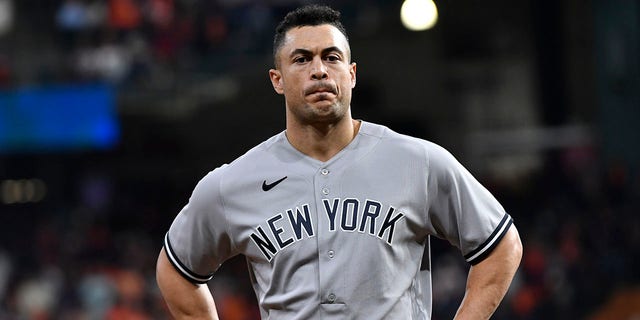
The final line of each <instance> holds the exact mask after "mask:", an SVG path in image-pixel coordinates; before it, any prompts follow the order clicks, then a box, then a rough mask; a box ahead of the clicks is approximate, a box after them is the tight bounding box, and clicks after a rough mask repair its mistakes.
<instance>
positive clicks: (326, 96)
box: [157, 6, 522, 320]
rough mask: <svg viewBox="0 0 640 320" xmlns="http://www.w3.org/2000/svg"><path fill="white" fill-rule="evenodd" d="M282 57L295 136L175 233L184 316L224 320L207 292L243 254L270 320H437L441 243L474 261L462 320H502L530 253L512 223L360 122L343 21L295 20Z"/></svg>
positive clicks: (413, 150)
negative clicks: (435, 283)
mask: <svg viewBox="0 0 640 320" xmlns="http://www.w3.org/2000/svg"><path fill="white" fill-rule="evenodd" d="M274 59H275V69H271V70H269V76H270V78H271V82H272V84H273V88H274V90H275V91H276V92H277V93H278V94H281V95H284V98H285V106H286V130H285V131H284V132H282V133H280V134H278V135H276V136H274V137H272V138H270V139H268V140H267V141H265V142H263V143H262V144H260V145H258V146H256V147H255V148H253V149H252V150H250V151H249V152H247V153H246V154H245V155H243V156H241V157H240V158H238V159H236V160H235V161H233V162H232V163H231V164H229V165H223V166H221V167H219V168H217V169H215V170H213V171H212V172H210V173H209V174H208V175H207V176H205V177H204V178H203V179H202V180H201V181H200V182H199V183H198V185H197V186H196V187H195V189H194V191H193V194H192V196H191V198H190V200H189V203H188V204H187V205H186V206H185V207H184V209H182V211H181V212H180V213H179V214H178V216H177V217H176V219H175V220H174V222H173V224H172V225H171V228H170V229H169V232H168V233H167V235H166V236H165V244H164V247H163V249H162V250H161V252H160V255H159V257H158V265H157V280H158V284H159V286H160V289H161V291H162V294H163V295H164V298H165V299H166V301H167V304H168V306H169V309H170V310H171V312H172V313H173V314H174V316H175V317H176V318H178V319H217V315H216V307H215V304H214V301H213V298H212V296H211V294H210V292H209V290H208V288H207V286H206V284H205V283H206V282H207V281H208V280H209V279H211V277H212V275H213V272H215V270H216V269H217V268H218V267H219V266H220V264H221V263H222V262H224V261H225V260H226V259H228V258H230V257H232V256H234V255H238V254H242V255H244V256H245V257H246V259H247V262H248V265H249V272H250V277H251V281H252V284H253V287H254V290H255V293H256V296H257V299H258V303H259V305H260V310H261V316H262V318H263V319H278V320H280V319H430V317H431V271H430V261H429V259H430V258H429V250H428V246H429V237H430V236H431V235H434V236H437V237H440V238H444V239H446V240H448V241H449V242H451V243H452V244H453V245H455V246H456V247H458V248H459V249H460V250H461V252H462V254H463V255H464V256H465V258H466V259H467V261H468V262H469V263H471V264H472V266H471V269H470V271H469V275H468V282H467V288H466V294H465V297H464V299H463V301H462V303H461V305H460V308H459V310H458V313H457V315H456V319H487V318H489V317H490V316H491V314H492V313H493V312H494V311H495V309H496V307H497V306H498V304H499V303H500V301H501V300H502V298H503V296H504V294H505V292H506V290H507V288H508V286H509V284H510V282H511V279H512V277H513V275H514V273H515V271H516V269H517V267H518V265H519V262H520V258H521V255H522V247H521V243H520V239H519V236H518V233H517V231H516V228H515V227H514V226H513V224H512V219H511V217H510V216H509V215H508V214H506V213H505V211H504V210H503V208H502V207H501V206H500V204H499V203H498V202H497V201H496V200H495V198H494V197H493V196H492V195H491V194H490V193H489V192H488V191H487V190H486V189H485V188H484V187H482V186H481V185H480V184H479V183H478V182H477V181H476V180H475V179H474V178H473V177H472V176H471V175H470V174H469V172H468V171H467V170H465V169H464V168H463V167H462V165H460V163H458V161H456V159H455V158H454V157H453V156H451V155H450V154H449V153H448V152H447V151H445V150H444V149H442V148H440V147H438V146H437V145H435V144H433V143H430V142H427V141H424V140H420V139H417V138H412V137H408V136H404V135H400V134H398V133H395V132H393V131H391V130H389V129H388V128H386V127H383V126H379V125H376V124H373V123H368V122H365V121H357V120H354V119H352V118H351V111H350V102H351V91H352V89H353V88H354V87H355V84H356V64H355V63H354V62H351V51H350V48H349V43H348V39H347V35H346V32H345V30H344V28H343V26H342V24H341V23H340V20H339V13H338V12H336V11H334V10H332V9H330V8H328V7H323V6H307V7H303V8H300V9H298V10H296V11H294V12H291V13H289V14H288V15H287V16H286V17H285V19H284V20H283V21H282V22H281V23H280V25H279V26H278V28H277V29H276V35H275V40H274Z"/></svg>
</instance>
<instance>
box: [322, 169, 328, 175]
mask: <svg viewBox="0 0 640 320" xmlns="http://www.w3.org/2000/svg"><path fill="white" fill-rule="evenodd" d="M320 173H321V174H322V175H323V176H326V175H328V174H329V170H328V169H322V170H320Z"/></svg>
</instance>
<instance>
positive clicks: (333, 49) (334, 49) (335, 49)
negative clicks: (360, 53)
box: [289, 46, 344, 58]
mask: <svg viewBox="0 0 640 320" xmlns="http://www.w3.org/2000/svg"><path fill="white" fill-rule="evenodd" d="M329 52H337V53H339V54H340V55H343V56H344V52H343V51H342V50H340V48H338V47H336V46H333V47H328V48H324V49H322V51H321V53H322V54H323V55H324V54H327V53H329ZM297 54H302V55H307V56H308V55H312V54H313V52H311V50H307V49H302V48H298V49H295V50H293V52H291V54H290V55H289V57H290V58H291V57H293V56H295V55H297Z"/></svg>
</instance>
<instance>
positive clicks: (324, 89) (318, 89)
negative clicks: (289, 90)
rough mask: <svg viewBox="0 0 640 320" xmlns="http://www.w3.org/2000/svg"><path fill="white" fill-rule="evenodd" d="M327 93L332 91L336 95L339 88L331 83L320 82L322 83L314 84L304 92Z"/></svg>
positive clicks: (311, 93)
mask: <svg viewBox="0 0 640 320" xmlns="http://www.w3.org/2000/svg"><path fill="white" fill-rule="evenodd" d="M327 93H332V94H334V95H337V90H336V89H335V88H334V87H333V86H331V85H330V84H323V83H320V84H316V85H313V86H311V87H309V88H307V89H306V90H305V91H304V94H305V95H307V96H309V95H314V94H327Z"/></svg>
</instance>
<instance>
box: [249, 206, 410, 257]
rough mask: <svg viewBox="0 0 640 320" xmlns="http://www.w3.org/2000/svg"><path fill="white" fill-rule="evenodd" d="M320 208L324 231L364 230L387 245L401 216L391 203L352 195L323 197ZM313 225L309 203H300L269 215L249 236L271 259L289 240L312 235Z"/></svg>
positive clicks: (290, 242)
mask: <svg viewBox="0 0 640 320" xmlns="http://www.w3.org/2000/svg"><path fill="white" fill-rule="evenodd" d="M322 208H323V209H324V210H322V211H324V212H322V214H320V215H319V218H320V219H326V220H325V222H326V223H324V224H323V225H327V226H328V229H327V231H329V232H335V231H342V232H360V233H366V234H369V235H371V236H375V237H377V238H379V239H381V240H383V241H385V242H386V243H387V244H389V245H391V244H393V232H394V229H395V226H396V223H397V222H398V221H400V220H401V219H402V218H403V217H404V214H403V213H401V212H397V210H396V209H395V208H394V207H392V206H388V208H384V206H383V204H382V203H381V202H379V201H375V200H366V201H364V203H361V202H360V200H358V199H356V198H345V199H340V198H335V199H331V200H329V199H324V200H323V203H322ZM383 208H384V209H383ZM314 216H315V215H314ZM314 228H315V224H314V223H313V221H312V215H311V212H310V209H309V204H303V205H302V206H301V207H299V208H298V207H296V208H292V209H288V210H286V211H285V212H284V213H278V214H276V215H274V216H273V217H271V218H269V219H268V220H267V221H266V222H265V223H264V224H261V225H259V226H258V227H256V231H255V232H253V233H251V240H253V242H254V243H255V244H256V245H257V246H258V248H259V249H260V251H261V252H262V254H263V255H264V256H265V258H267V260H269V261H271V259H272V258H273V256H275V255H276V254H277V253H278V252H279V251H280V250H282V249H284V248H286V247H288V246H290V245H291V244H292V243H294V242H296V241H300V240H302V239H303V238H305V237H307V238H309V237H313V236H314V235H315V234H316V231H315V230H314Z"/></svg>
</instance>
